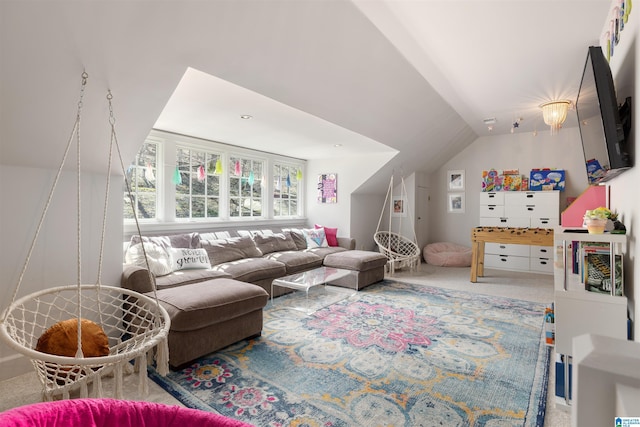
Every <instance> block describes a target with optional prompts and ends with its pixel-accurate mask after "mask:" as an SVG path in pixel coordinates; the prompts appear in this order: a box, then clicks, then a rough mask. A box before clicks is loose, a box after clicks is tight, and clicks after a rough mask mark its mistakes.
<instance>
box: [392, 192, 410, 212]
mask: <svg viewBox="0 0 640 427" xmlns="http://www.w3.org/2000/svg"><path fill="white" fill-rule="evenodd" d="M392 203H393V204H392V206H393V208H392V211H391V216H407V200H406V199H405V198H404V197H402V196H394V197H393V198H392Z"/></svg>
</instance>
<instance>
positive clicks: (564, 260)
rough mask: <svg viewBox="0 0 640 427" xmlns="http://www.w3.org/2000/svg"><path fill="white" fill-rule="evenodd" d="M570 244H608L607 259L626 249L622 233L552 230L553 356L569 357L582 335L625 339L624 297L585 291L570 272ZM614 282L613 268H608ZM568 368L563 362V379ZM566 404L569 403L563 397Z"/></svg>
mask: <svg viewBox="0 0 640 427" xmlns="http://www.w3.org/2000/svg"><path fill="white" fill-rule="evenodd" d="M573 242H598V243H609V249H610V254H609V256H610V257H612V258H611V259H615V258H614V257H615V255H618V254H620V255H622V253H623V249H624V248H625V247H626V243H627V236H626V235H624V234H610V233H604V234H588V233H574V232H569V231H567V229H565V228H562V227H556V228H555V230H554V244H555V255H554V297H555V309H554V317H555V333H556V335H555V350H556V354H560V355H564V356H567V358H565V360H568V361H570V360H571V357H572V356H573V339H574V338H575V337H577V336H580V335H584V334H595V335H603V336H607V337H612V338H618V339H623V340H626V339H627V297H625V296H615V295H609V294H602V293H596V292H589V291H587V290H585V285H584V283H582V281H581V279H580V275H579V274H574V273H573V270H572V267H571V266H572V254H571V249H570V245H571V244H573ZM611 276H612V277H611V283H615V268H612V269H611ZM569 365H570V363H567V362H566V361H565V363H564V371H565V373H564V378H569ZM565 401H566V403H567V404H568V403H569V400H568V398H567V397H565Z"/></svg>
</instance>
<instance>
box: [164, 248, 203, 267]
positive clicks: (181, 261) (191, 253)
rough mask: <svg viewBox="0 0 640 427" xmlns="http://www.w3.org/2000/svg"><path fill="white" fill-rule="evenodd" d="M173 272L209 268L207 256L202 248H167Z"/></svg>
mask: <svg viewBox="0 0 640 427" xmlns="http://www.w3.org/2000/svg"><path fill="white" fill-rule="evenodd" d="M168 250H169V255H170V256H171V265H172V266H173V271H178V270H187V269H191V268H211V262H209V255H208V254H207V251H206V250H205V249H204V248H197V249H186V248H169V249H168Z"/></svg>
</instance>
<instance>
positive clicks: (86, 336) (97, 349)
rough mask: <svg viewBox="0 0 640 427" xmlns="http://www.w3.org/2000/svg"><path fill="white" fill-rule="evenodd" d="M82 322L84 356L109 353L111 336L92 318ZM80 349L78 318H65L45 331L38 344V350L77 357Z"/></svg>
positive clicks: (97, 355)
mask: <svg viewBox="0 0 640 427" xmlns="http://www.w3.org/2000/svg"><path fill="white" fill-rule="evenodd" d="M81 322H82V353H83V354H84V357H99V356H108V355H109V338H108V337H107V335H106V334H105V333H104V330H103V329H102V327H101V326H100V325H98V324H97V323H95V322H92V321H91V320H87V319H81ZM77 349H78V319H69V320H63V321H60V322H58V323H56V324H55V325H53V326H51V327H50V328H49V329H47V330H46V331H45V333H44V334H42V336H40V338H38V344H37V345H36V351H40V352H43V353H49V354H55V355H56V356H68V357H75V355H76V351H77Z"/></svg>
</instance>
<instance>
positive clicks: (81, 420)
mask: <svg viewBox="0 0 640 427" xmlns="http://www.w3.org/2000/svg"><path fill="white" fill-rule="evenodd" d="M0 425H1V426H3V427H33V426H38V427H57V426H65V427H80V426H82V427H110V426H119V427H151V426H153V427H185V426H189V427H204V426H211V427H246V426H250V424H245V423H243V422H241V421H238V420H234V419H232V418H227V417H224V416H222V415H218V414H214V413H211V412H204V411H199V410H196V409H190V408H183V407H180V406H173V405H164V404H161V403H153V402H142V401H131V400H116V399H73V400H58V401H54V402H43V403H35V404H33V405H26V406H21V407H18V408H14V409H10V410H8V411H6V412H2V413H0Z"/></svg>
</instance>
